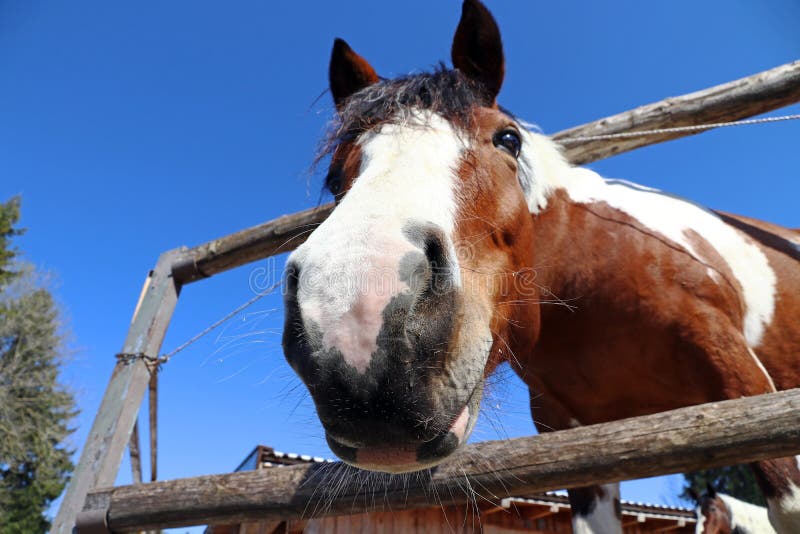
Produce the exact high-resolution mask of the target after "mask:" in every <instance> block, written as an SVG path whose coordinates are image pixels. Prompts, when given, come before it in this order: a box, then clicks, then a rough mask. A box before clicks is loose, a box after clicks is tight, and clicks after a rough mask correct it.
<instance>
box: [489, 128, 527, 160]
mask: <svg viewBox="0 0 800 534" xmlns="http://www.w3.org/2000/svg"><path fill="white" fill-rule="evenodd" d="M492 141H493V142H494V146H496V147H497V148H502V149H504V150H507V151H508V152H509V154H511V155H512V156H514V157H515V158H518V157H519V151H520V150H522V139H521V138H520V136H519V132H517V131H516V130H501V131H499V132H497V133H496V134H494V138H493V139H492Z"/></svg>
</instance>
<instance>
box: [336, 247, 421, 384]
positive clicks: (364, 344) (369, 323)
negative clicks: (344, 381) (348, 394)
mask: <svg viewBox="0 0 800 534" xmlns="http://www.w3.org/2000/svg"><path fill="white" fill-rule="evenodd" d="M399 261H400V260H399V258H398V256H397V254H396V253H395V254H392V255H391V256H390V257H389V258H387V257H385V256H384V257H375V258H371V261H370V268H369V270H368V271H366V272H365V273H364V274H363V275H362V280H359V283H358V289H357V295H356V298H355V302H353V304H352V305H351V306H350V309H349V310H347V311H346V312H345V313H344V314H342V315H341V316H340V317H337V318H336V320H335V322H331V324H327V325H324V333H323V335H322V343H323V345H324V346H325V347H326V348H332V347H333V348H336V349H337V350H338V351H339V352H341V353H342V357H343V358H344V361H345V362H347V363H348V364H350V365H352V366H353V367H355V368H356V370H357V371H358V372H359V373H363V372H365V371H366V370H367V368H368V367H369V364H370V361H371V360H372V355H373V354H374V353H375V351H376V350H377V349H378V334H380V331H381V328H383V310H384V309H385V308H386V306H387V305H388V304H389V302H390V301H391V300H392V298H393V297H394V296H395V295H397V294H399V293H401V292H403V291H405V290H407V289H408V285H407V284H406V283H405V282H403V281H401V280H400V279H399V278H398V270H399Z"/></svg>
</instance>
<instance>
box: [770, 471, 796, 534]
mask: <svg viewBox="0 0 800 534" xmlns="http://www.w3.org/2000/svg"><path fill="white" fill-rule="evenodd" d="M798 468H800V461H798ZM790 486H791V491H790V492H789V493H788V494H786V495H784V496H783V497H781V498H780V499H767V505H768V506H769V513H768V515H769V519H770V521H771V522H772V525H773V526H774V527H775V530H776V531H777V532H779V533H780V534H783V533H784V532H790V533H795V532H800V488H798V487H797V486H796V485H795V484H792V483H790Z"/></svg>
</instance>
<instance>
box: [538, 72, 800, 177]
mask: <svg viewBox="0 0 800 534" xmlns="http://www.w3.org/2000/svg"><path fill="white" fill-rule="evenodd" d="M798 101H800V61H794V62H792V63H787V64H786V65H781V66H780V67H775V68H774V69H770V70H767V71H764V72H760V73H758V74H754V75H752V76H748V77H746V78H740V79H738V80H734V81H732V82H728V83H724V84H722V85H717V86H714V87H710V88H708V89H703V90H702V91H696V92H694V93H689V94H686V95H682V96H676V97H671V98H666V99H664V100H661V101H659V102H655V103H653V104H648V105H646V106H641V107H638V108H636V109H633V110H631V111H626V112H624V113H620V114H618V115H612V116H611V117H606V118H604V119H600V120H597V121H594V122H590V123H588V124H584V125H581V126H576V127H574V128H570V129H569V130H564V131H561V132H558V133H557V134H555V135H554V136H553V139H555V140H556V141H558V142H561V143H564V144H565V147H566V149H565V151H564V153H565V155H566V156H567V158H568V159H569V160H570V161H571V162H572V163H574V164H576V165H581V164H584V163H590V162H592V161H597V160H599V159H603V158H608V157H611V156H614V155H616V154H621V153H622V152H627V151H629V150H633V149H636V148H639V147H643V146H646V145H652V144H655V143H662V142H664V141H669V140H670V139H677V138H678V137H685V136H687V135H696V134H698V133H702V132H703V131H708V130H700V131H695V132H673V133H665V134H658V135H647V136H639V137H629V138H623V139H611V140H610V139H602V140H596V141H579V142H573V141H571V140H572V139H575V138H579V137H588V136H595V135H607V134H615V133H622V132H635V131H641V130H655V129H661V128H674V127H677V126H694V125H699V124H709V123H716V122H729V121H735V120H739V119H743V118H745V117H752V116H754V115H759V114H761V113H766V112H767V111H771V110H773V109H778V108H781V107H784V106H788V105H790V104H794V103H796V102H798Z"/></svg>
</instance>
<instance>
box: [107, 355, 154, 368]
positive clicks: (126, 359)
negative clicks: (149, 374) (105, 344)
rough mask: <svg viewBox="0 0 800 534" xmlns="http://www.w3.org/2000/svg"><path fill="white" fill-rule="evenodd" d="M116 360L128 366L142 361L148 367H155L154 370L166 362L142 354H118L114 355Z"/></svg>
mask: <svg viewBox="0 0 800 534" xmlns="http://www.w3.org/2000/svg"><path fill="white" fill-rule="evenodd" d="M116 358H117V360H118V361H120V362H122V363H124V364H125V365H130V364H132V363H133V362H134V361H136V360H142V361H144V362H145V363H146V364H147V365H148V366H150V367H155V368H156V369H158V368H159V366H160V365H161V364H162V363H164V362H165V361H166V360H164V358H159V357H157V356H150V355H147V354H145V353H144V352H120V353H118V354H116Z"/></svg>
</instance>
